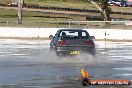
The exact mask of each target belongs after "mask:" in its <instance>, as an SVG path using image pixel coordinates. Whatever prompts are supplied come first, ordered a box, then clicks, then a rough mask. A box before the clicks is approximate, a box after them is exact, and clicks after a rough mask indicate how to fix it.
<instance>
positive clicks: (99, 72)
mask: <svg viewBox="0 0 132 88" xmlns="http://www.w3.org/2000/svg"><path fill="white" fill-rule="evenodd" d="M95 43H96V48H97V49H96V55H95V56H91V55H88V54H83V55H80V56H75V57H62V58H58V57H57V56H56V55H55V54H54V53H49V41H42V40H41V41H39V40H31V41H30V40H7V39H6V40H4V39H1V40H0V88H80V87H82V86H81V80H79V79H80V77H81V72H80V71H81V68H82V67H84V68H85V69H86V70H88V72H89V75H90V78H91V79H132V64H131V63H132V59H131V57H132V52H131V51H132V43H131V42H106V43H105V42H100V41H96V42H95ZM96 87H98V88H131V86H89V88H96Z"/></svg>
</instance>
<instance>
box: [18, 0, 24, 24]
mask: <svg viewBox="0 0 132 88" xmlns="http://www.w3.org/2000/svg"><path fill="white" fill-rule="evenodd" d="M22 8H23V0H18V24H22Z"/></svg>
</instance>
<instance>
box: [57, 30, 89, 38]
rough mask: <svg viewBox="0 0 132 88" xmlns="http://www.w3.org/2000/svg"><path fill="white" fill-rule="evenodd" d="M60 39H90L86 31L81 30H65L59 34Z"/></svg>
mask: <svg viewBox="0 0 132 88" xmlns="http://www.w3.org/2000/svg"><path fill="white" fill-rule="evenodd" d="M59 36H60V37H64V38H74V39H78V38H79V39H80V38H89V34H88V33H87V32H86V31H79V30H65V31H61V32H60V33H59Z"/></svg>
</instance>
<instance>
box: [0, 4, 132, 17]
mask: <svg viewBox="0 0 132 88" xmlns="http://www.w3.org/2000/svg"><path fill="white" fill-rule="evenodd" d="M0 6H3V7H17V5H7V4H2V3H0ZM23 8H32V9H43V10H58V11H74V12H91V13H100V11H98V10H87V9H76V8H61V7H49V6H41V5H35V4H24V6H23ZM111 14H120V15H132V13H131V12H114V11H113V12H111Z"/></svg>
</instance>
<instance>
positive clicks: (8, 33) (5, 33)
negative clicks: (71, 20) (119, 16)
mask: <svg viewBox="0 0 132 88" xmlns="http://www.w3.org/2000/svg"><path fill="white" fill-rule="evenodd" d="M58 29H59V28H15V27H0V37H1V38H48V37H49V35H55V33H56V31H57V30H58ZM85 30H87V31H88V32H89V34H90V35H91V36H95V38H96V39H105V38H106V39H113V40H132V30H123V29H85Z"/></svg>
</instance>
